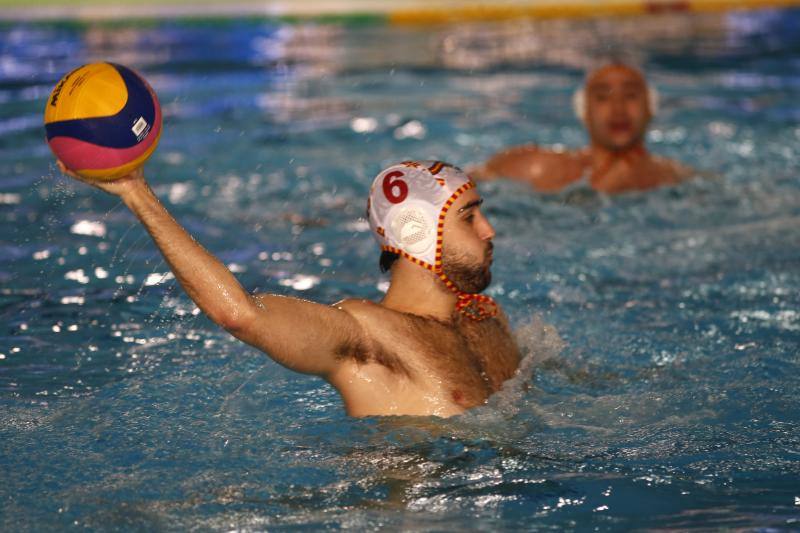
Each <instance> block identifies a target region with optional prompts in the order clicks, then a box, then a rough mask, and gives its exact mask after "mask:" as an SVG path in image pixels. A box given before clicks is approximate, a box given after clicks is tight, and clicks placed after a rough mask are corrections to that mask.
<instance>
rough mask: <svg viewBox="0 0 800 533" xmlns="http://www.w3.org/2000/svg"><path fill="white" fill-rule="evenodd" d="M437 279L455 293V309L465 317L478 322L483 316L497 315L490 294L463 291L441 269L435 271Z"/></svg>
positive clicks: (495, 306) (495, 305)
mask: <svg viewBox="0 0 800 533" xmlns="http://www.w3.org/2000/svg"><path fill="white" fill-rule="evenodd" d="M437 274H438V275H439V279H440V280H442V281H443V282H444V284H445V286H447V288H448V289H450V290H451V291H453V292H454V293H456V297H457V298H458V301H457V302H456V311H458V312H459V313H461V314H462V315H464V316H465V317H467V318H470V319H472V320H475V321H478V322H480V321H481V320H483V319H484V318H492V317H493V316H496V315H497V304H496V303H495V301H494V300H493V299H492V297H491V296H486V295H485V294H474V293H470V292H464V291H462V290H460V289H459V288H458V287H456V285H455V283H453V282H452V281H450V278H448V277H447V274H445V273H444V272H442V271H441V270H440V271H439V272H437Z"/></svg>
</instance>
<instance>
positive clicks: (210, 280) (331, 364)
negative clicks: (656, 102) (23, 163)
mask: <svg viewBox="0 0 800 533" xmlns="http://www.w3.org/2000/svg"><path fill="white" fill-rule="evenodd" d="M62 170H65V169H64V168H63V166H62ZM66 173H67V174H69V175H70V176H73V177H75V178H76V179H81V180H82V178H80V177H79V176H77V175H75V174H73V173H71V172H66ZM82 181H86V182H87V183H89V184H91V185H94V186H96V187H98V188H100V189H103V190H105V191H106V192H109V193H111V194H116V195H118V196H119V197H120V198H121V199H122V201H123V202H124V203H125V204H126V205H127V206H128V207H129V208H130V209H131V211H132V212H133V213H134V214H135V215H136V217H137V218H138V219H139V220H140V221H141V222H142V224H143V225H144V227H145V229H147V231H148V233H150V235H151V236H152V237H153V240H154V241H155V243H156V245H157V246H158V248H159V249H160V250H161V253H162V254H163V255H164V258H165V259H166V261H167V263H168V264H169V266H170V268H171V269H172V272H173V273H174V274H175V277H176V278H177V280H178V281H179V282H180V284H181V286H182V287H183V288H184V290H185V291H186V293H187V294H188V295H189V297H190V298H191V299H192V300H193V301H194V302H195V303H196V304H197V306H198V307H199V308H200V309H201V310H202V311H203V312H204V313H205V314H206V315H208V317H209V318H210V319H211V320H213V321H214V322H215V323H217V324H219V325H220V326H222V327H223V328H225V329H226V330H227V331H229V332H230V333H231V334H232V335H234V336H235V337H237V338H239V339H241V340H243V341H244V342H247V343H248V344H251V345H253V346H255V347H256V348H259V349H261V350H263V351H265V352H267V353H268V354H269V355H270V356H271V357H272V358H273V359H275V360H276V361H277V362H279V363H281V364H283V365H284V366H286V367H288V368H290V369H292V370H295V371H298V372H304V373H310V374H317V375H330V374H331V373H332V372H334V371H335V370H336V368H337V366H338V364H339V362H340V361H341V360H342V356H343V355H345V354H346V353H347V352H348V349H349V347H352V346H355V345H356V344H357V343H358V342H359V339H360V335H361V330H360V327H359V325H358V322H357V321H356V320H355V319H354V318H353V317H352V316H351V315H350V314H348V313H347V312H345V311H343V310H341V309H338V308H336V307H329V306H325V305H321V304H316V303H313V302H308V301H304V300H298V299H295V298H287V297H281V296H275V295H262V296H257V297H256V296H252V295H250V294H248V293H247V292H246V291H245V290H244V288H242V286H241V285H240V284H239V282H238V281H237V280H236V277H235V276H234V275H233V274H232V273H231V272H230V271H229V270H228V269H227V268H226V267H225V265H224V264H222V262H220V261H219V259H217V258H216V257H214V256H213V255H212V254H210V253H209V252H208V251H206V250H205V249H204V248H203V247H202V246H201V245H200V244H198V243H197V242H196V241H195V240H194V239H193V238H192V236H191V235H189V233H188V232H187V231H186V230H185V229H184V228H183V227H182V226H181V225H180V224H178V222H176V221H175V219H174V218H172V216H171V215H170V214H169V212H168V211H167V209H166V208H165V207H164V205H163V204H162V203H161V202H160V201H159V200H158V198H157V197H156V196H155V194H154V193H153V191H152V190H151V189H150V187H149V186H148V185H147V182H146V181H145V179H144V176H143V174H142V171H141V169H138V170H136V171H134V172H133V173H131V174H130V175H128V176H125V177H123V178H120V179H118V180H115V181H112V182H99V181H89V180H82Z"/></svg>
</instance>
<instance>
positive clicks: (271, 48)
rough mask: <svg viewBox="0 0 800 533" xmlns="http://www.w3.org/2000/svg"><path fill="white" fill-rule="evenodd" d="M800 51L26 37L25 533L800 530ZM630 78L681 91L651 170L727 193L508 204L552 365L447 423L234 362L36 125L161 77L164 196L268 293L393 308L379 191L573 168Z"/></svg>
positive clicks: (61, 33)
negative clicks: (586, 95)
mask: <svg viewBox="0 0 800 533" xmlns="http://www.w3.org/2000/svg"><path fill="white" fill-rule="evenodd" d="M798 26H800V15H799V14H798V12H796V11H781V12H751V13H738V14H729V15H713V16H666V17H658V18H648V19H619V20H598V21H581V22H562V21H549V22H546V23H531V22H521V21H516V22H509V23H502V24H479V25H462V26H449V27H425V28H391V27H385V26H375V25H372V26H370V25H367V26H357V27H348V26H342V25H284V24H279V23H270V22H264V21H253V20H234V21H218V22H186V21H164V22H153V23H151V24H138V25H135V26H134V25H126V24H124V23H118V24H113V25H109V24H106V25H91V24H86V25H69V24H53V25H44V24H36V25H27V24H17V25H7V26H4V27H3V31H2V32H0V220H2V228H3V229H2V234H1V236H0V443H1V444H0V477H2V482H1V483H0V529H2V530H7V531H15V530H36V531H41V530H63V529H71V528H73V527H74V528H84V527H88V528H92V529H98V530H180V531H186V530H236V529H238V530H266V529H275V528H277V527H292V526H298V527H308V528H312V529H318V528H331V529H339V528H356V529H359V530H360V529H377V528H380V527H388V528H392V529H398V528H400V529H405V530H462V529H469V530H485V531H496V530H503V529H527V530H539V529H577V530H586V529H590V528H599V529H601V530H616V529H635V528H638V529H660V528H664V529H667V528H669V529H685V528H694V527H706V528H712V529H717V528H761V527H764V528H769V527H776V528H785V529H798V528H800V415H798V413H799V412H800V410H799V409H798V405H799V404H800V393H799V392H798V387H797V376H798V371H800V356H798V344H799V343H800V306H799V305H798V304H800V297H799V296H798V294H799V293H800V291H799V289H800V269H799V268H798V267H800V183H799V182H798V170H799V169H800V165H798V158H799V157H800V106H799V105H798V102H800V55H799V53H800V34H799V33H798V32H797V27H798ZM620 56H621V57H623V58H626V59H628V60H632V61H636V62H638V63H640V64H642V65H644V66H645V67H646V69H647V72H648V75H649V77H650V79H651V80H652V81H653V82H654V83H655V84H656V85H657V86H658V88H659V89H660V92H661V96H662V110H661V113H660V114H659V116H658V117H657V118H656V120H655V122H654V124H653V129H652V131H651V132H650V135H649V145H650V147H651V148H652V150H653V151H655V152H657V153H659V154H662V155H666V156H670V157H675V158H678V159H681V160H683V161H685V162H687V163H688V164H690V165H692V166H694V167H695V168H697V169H699V170H700V171H702V172H703V173H704V174H705V175H707V177H706V178H705V179H696V180H693V181H690V182H687V183H685V184H682V185H680V186H678V187H674V188H667V189H662V190H658V191H654V192H650V193H647V194H640V193H634V194H626V195H622V196H617V197H606V196H601V195H597V194H594V193H593V192H591V191H586V190H575V191H572V192H570V193H564V194H561V195H557V196H551V197H542V196H537V195H535V194H532V193H531V192H530V191H529V190H528V189H526V188H525V187H524V186H521V185H516V184H512V183H492V184H488V185H487V186H484V187H482V191H483V193H484V196H485V197H486V212H487V214H488V215H489V217H490V219H491V220H492V221H493V223H494V224H495V227H496V230H497V238H496V242H495V244H496V251H495V258H496V265H495V267H494V269H493V271H494V279H495V280H496V281H495V283H494V284H493V286H492V287H491V289H490V293H491V294H492V295H494V296H495V297H496V298H497V299H498V300H499V301H500V302H501V303H502V304H503V305H504V306H505V307H506V310H507V312H508V314H509V315H510V317H511V319H512V321H513V323H514V324H515V327H516V329H517V334H518V336H519V338H520V341H521V343H522V344H523V345H524V346H525V352H526V354H527V359H526V361H525V368H524V370H523V371H522V372H521V374H520V376H519V377H518V378H517V379H516V380H515V382H514V383H510V384H509V386H508V387H507V390H504V391H502V392H501V393H499V394H498V395H496V396H495V397H493V398H492V400H491V402H490V405H489V406H487V407H485V408H481V409H478V410H475V411H473V412H471V413H468V414H467V415H464V416H462V417H457V418H455V419H451V420H445V421H442V420H436V419H400V420H396V419H363V420H355V419H349V418H348V417H347V416H345V414H344V412H343V409H342V407H341V405H340V402H339V399H338V397H337V395H336V393H335V392H334V391H333V390H332V389H330V388H329V387H328V386H326V385H325V384H324V383H322V382H321V381H320V380H318V379H314V378H310V377H306V376H300V375H296V374H293V373H291V372H289V371H287V370H285V369H283V368H282V367H279V366H278V365H277V364H274V363H273V362H271V361H270V360H269V359H268V358H266V357H265V356H264V355H263V354H261V353H258V352H256V351H254V350H252V349H250V348H248V347H246V346H244V345H242V344H241V343H239V342H237V341H235V340H233V339H232V338H230V337H228V336H227V335H226V334H225V333H224V332H222V331H220V330H219V329H218V328H216V327H215V326H214V325H213V324H211V323H210V322H209V321H208V320H207V319H206V318H204V317H203V316H200V315H198V314H197V312H196V311H195V309H194V306H193V304H192V303H191V302H190V301H189V300H188V298H187V297H186V296H185V295H184V294H183V293H182V292H181V290H180V288H179V287H178V286H177V285H176V282H175V280H174V279H173V278H172V277H171V276H170V275H168V274H167V273H168V268H167V266H166V265H165V263H164V262H163V260H162V259H161V257H160V255H159V254H158V252H157V251H156V249H155V248H154V246H153V245H152V243H151V242H150V240H149V238H148V237H147V235H146V234H145V233H144V232H143V230H142V229H141V227H140V226H139V225H137V224H136V223H135V221H134V219H133V217H132V216H131V215H130V213H129V212H127V211H126V209H125V208H124V207H123V206H121V205H120V204H119V202H118V201H117V200H116V199H115V198H113V197H110V196H107V195H104V194H103V193H101V192H99V191H96V190H91V189H90V188H89V187H85V186H82V185H80V184H77V183H73V182H71V181H67V180H65V179H63V178H61V177H59V176H58V175H57V172H55V169H54V165H53V161H52V157H51V155H50V153H49V151H48V148H47V146H46V145H45V143H44V139H43V137H44V133H43V128H42V125H41V120H42V118H41V117H42V110H43V107H44V100H45V98H46V97H47V95H48V93H49V91H50V89H51V88H52V86H53V84H54V83H55V82H56V81H57V79H58V78H59V77H60V76H61V75H62V74H63V73H64V72H66V71H67V70H69V69H71V68H74V67H75V66H77V65H79V64H82V63H85V62H89V61H95V60H113V61H116V62H120V63H124V64H127V65H129V66H131V67H134V68H136V69H137V70H139V71H140V72H142V73H143V74H144V75H145V76H146V77H147V78H148V79H149V80H150V81H151V83H152V85H153V86H154V87H155V89H156V90H157V92H158V94H159V96H160V98H161V102H162V105H163V109H164V112H165V131H164V135H163V137H162V140H161V145H160V147H159V149H158V151H157V152H156V154H155V155H154V157H153V159H152V160H151V162H150V163H149V164H148V167H147V174H148V176H149V178H150V181H151V183H152V186H153V187H154V189H155V190H156V192H157V193H158V195H159V196H160V197H161V198H162V200H163V201H164V202H165V204H166V205H167V206H168V207H169V209H170V210H171V212H172V213H173V214H174V215H175V216H176V218H178V220H180V221H181V222H182V223H183V224H184V225H185V226H186V227H187V228H188V229H189V231H190V232H191V233H192V234H193V235H195V237H196V238H197V239H198V240H199V241H200V242H202V243H203V244H204V245H205V246H206V247H207V248H209V249H210V250H212V251H213V252H214V253H216V254H217V255H218V256H219V257H220V258H221V259H222V260H223V261H224V262H225V263H226V264H228V265H229V266H230V267H231V268H232V269H233V270H234V271H235V272H237V275H238V276H239V278H240V280H241V281H242V283H243V284H244V285H245V286H247V287H248V288H250V289H252V290H258V291H275V292H279V293H282V294H288V295H294V296H301V297H304V298H310V299H314V300H319V301H323V302H334V301H336V300H338V299H341V298H343V297H346V296H356V297H366V298H372V299H379V298H380V297H381V288H382V287H384V284H385V280H384V279H382V278H380V277H379V275H378V269H377V256H378V253H377V247H376V245H375V243H374V242H373V240H372V238H371V236H370V235H369V232H368V227H367V224H366V222H365V221H364V220H363V219H362V218H361V216H362V214H363V211H364V203H365V197H366V194H367V191H368V186H369V183H370V182H371V178H372V176H373V175H374V174H375V173H376V172H377V171H378V170H379V169H380V168H381V167H382V166H384V165H385V164H387V163H389V162H393V161H398V160H402V159H406V158H436V159H444V160H449V161H451V162H453V163H456V164H459V165H468V164H469V163H473V162H477V161H480V160H482V159H483V158H485V157H487V156H488V155H490V154H491V153H493V152H494V151H495V150H497V149H499V148H501V147H503V146H506V145H509V144H517V143H522V142H536V143H540V144H545V145H552V144H557V143H560V144H563V145H565V146H567V147H575V146H580V145H581V143H583V142H585V135H584V133H583V131H582V129H581V127H580V125H579V124H578V122H577V120H576V119H575V118H574V117H573V116H572V115H571V113H570V109H569V106H570V99H571V94H572V90H573V89H574V87H575V86H576V85H578V84H579V83H580V80H581V76H582V73H583V70H584V69H585V68H587V67H589V66H591V65H593V64H596V63H597V62H598V61H599V60H601V59H603V58H604V57H605V58H607V57H620ZM545 323H546V324H550V325H551V326H552V327H551V328H544V327H543V324H545ZM555 331H557V334H556V333H555ZM298 334H299V335H301V334H302V332H301V331H298ZM559 337H560V338H559ZM531 385H532V386H531Z"/></svg>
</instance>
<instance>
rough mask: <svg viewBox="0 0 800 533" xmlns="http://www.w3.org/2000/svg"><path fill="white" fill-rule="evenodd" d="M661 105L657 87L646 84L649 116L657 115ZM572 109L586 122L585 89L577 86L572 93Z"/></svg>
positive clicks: (579, 118)
mask: <svg viewBox="0 0 800 533" xmlns="http://www.w3.org/2000/svg"><path fill="white" fill-rule="evenodd" d="M660 106H661V95H660V94H659V92H658V89H656V88H655V87H653V86H652V85H648V86H647V110H648V111H650V116H651V117H655V116H656V115H658V112H659V108H660ZM572 110H573V111H574V112H575V116H576V117H577V118H578V120H580V121H581V122H582V123H583V124H584V125H585V124H586V89H584V88H583V87H579V88H578V89H576V90H575V92H574V93H572Z"/></svg>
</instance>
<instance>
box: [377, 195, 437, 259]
mask: <svg viewBox="0 0 800 533" xmlns="http://www.w3.org/2000/svg"><path fill="white" fill-rule="evenodd" d="M388 218H389V219H390V220H391V222H390V225H391V229H392V234H393V235H394V236H395V238H396V239H397V241H398V242H399V243H400V245H401V248H402V249H403V250H405V251H407V252H408V253H410V254H419V255H424V254H425V253H426V252H427V251H428V250H430V249H431V247H432V246H433V245H434V243H435V242H436V227H435V225H434V224H433V222H432V221H431V220H430V217H428V215H427V214H426V213H425V210H424V209H422V208H420V207H419V206H416V205H414V204H413V203H412V204H410V205H403V206H397V207H396V208H395V209H392V212H390V214H389V217H388Z"/></svg>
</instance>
